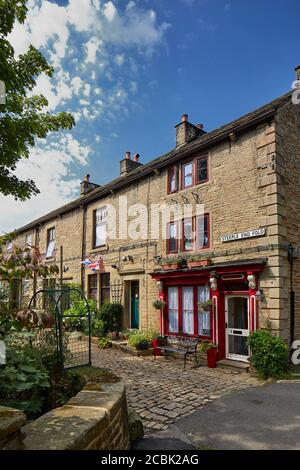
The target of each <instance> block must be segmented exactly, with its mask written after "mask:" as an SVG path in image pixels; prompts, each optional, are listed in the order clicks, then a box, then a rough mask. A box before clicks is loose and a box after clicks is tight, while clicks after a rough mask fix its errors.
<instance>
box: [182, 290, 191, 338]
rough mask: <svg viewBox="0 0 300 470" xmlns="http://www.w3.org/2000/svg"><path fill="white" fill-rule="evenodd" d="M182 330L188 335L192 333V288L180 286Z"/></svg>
mask: <svg viewBox="0 0 300 470" xmlns="http://www.w3.org/2000/svg"><path fill="white" fill-rule="evenodd" d="M182 331H183V333H187V334H189V335H193V334H194V289H193V287H183V288H182Z"/></svg>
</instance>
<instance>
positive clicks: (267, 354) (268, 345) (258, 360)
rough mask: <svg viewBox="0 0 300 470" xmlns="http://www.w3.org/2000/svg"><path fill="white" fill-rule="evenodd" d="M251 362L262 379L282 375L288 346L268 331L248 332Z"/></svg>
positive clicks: (286, 365)
mask: <svg viewBox="0 0 300 470" xmlns="http://www.w3.org/2000/svg"><path fill="white" fill-rule="evenodd" d="M248 345H249V346H250V348H251V359H250V361H251V364H252V365H253V366H254V367H255V369H256V370H257V373H258V374H259V375H260V376H261V377H262V378H264V379H266V378H268V377H274V378H278V377H282V376H283V375H284V373H285V372H286V370H287V367H288V346H287V344H286V343H285V342H284V341H283V340H282V339H281V338H279V337H276V336H273V335H272V334H271V333H270V332H269V331H265V330H258V331H254V332H253V333H251V334H250V336H249V338H248Z"/></svg>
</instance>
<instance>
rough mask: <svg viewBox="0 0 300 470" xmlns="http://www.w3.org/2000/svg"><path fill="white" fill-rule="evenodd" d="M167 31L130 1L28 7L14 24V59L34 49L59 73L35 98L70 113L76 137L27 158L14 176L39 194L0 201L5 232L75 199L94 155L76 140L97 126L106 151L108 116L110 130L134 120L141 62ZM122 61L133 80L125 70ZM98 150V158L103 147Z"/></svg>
mask: <svg viewBox="0 0 300 470" xmlns="http://www.w3.org/2000/svg"><path fill="white" fill-rule="evenodd" d="M167 28H168V25H167V24H166V23H160V22H159V21H158V19H157V17H156V13H155V12H154V10H153V9H147V8H144V7H142V6H141V3H138V2H134V1H131V0H130V1H128V2H117V1H104V0H103V1H101V0H68V1H67V2H66V5H63V6H62V5H58V4H57V3H55V2H53V1H50V0H28V14H27V18H26V20H25V22H24V24H22V25H19V24H16V26H15V28H14V30H13V32H12V33H11V35H10V37H9V40H10V41H11V43H12V44H13V46H14V48H15V53H16V54H21V53H24V52H26V51H27V50H28V47H29V45H30V44H32V45H33V46H35V47H36V48H38V49H40V50H41V52H42V53H43V54H44V55H45V56H46V58H47V60H48V61H49V62H50V64H51V65H53V66H54V67H55V74H54V76H53V78H49V77H47V76H45V75H41V76H40V77H38V79H37V86H36V87H35V89H34V90H33V92H34V94H43V95H44V96H45V97H46V98H47V99H48V103H49V104H48V107H47V109H46V110H47V111H49V112H58V111H61V110H64V111H71V112H72V114H73V116H74V118H75V120H76V124H77V126H76V128H75V129H74V131H72V134H71V133H68V134H55V137H52V138H49V139H48V140H47V141H46V142H42V143H41V142H40V143H39V144H38V145H37V146H36V147H35V148H33V149H32V150H31V153H30V158H29V159H28V160H24V161H21V162H20V164H19V165H18V167H17V170H16V173H17V175H19V176H20V177H21V178H22V179H26V178H28V177H29V178H32V179H33V180H34V181H35V182H36V184H37V186H38V187H39V188H40V189H41V194H40V195H38V196H37V197H33V198H32V199H30V200H29V201H25V202H22V203H21V202H16V201H15V200H14V199H13V198H10V197H4V196H1V195H0V206H1V222H2V224H1V228H2V229H4V230H10V229H12V228H14V227H19V226H21V225H23V224H24V223H26V222H28V221H30V220H33V219H35V218H37V217H38V216H40V215H42V214H44V213H46V212H48V211H50V210H52V209H54V208H56V207H58V206H60V205H62V204H64V203H65V202H66V201H69V200H70V199H72V198H73V197H74V196H75V195H76V194H78V190H79V182H80V179H79V178H78V177H77V176H76V174H78V172H79V171H81V167H82V166H83V165H85V164H86V163H87V161H88V159H89V156H90V155H91V152H92V148H90V147H87V146H86V145H84V144H82V143H81V142H80V138H79V137H77V138H75V137H74V135H78V133H80V135H91V134H90V133H91V130H92V132H93V129H92V126H93V123H92V121H93V120H96V119H98V121H97V124H96V126H97V129H96V134H95V135H96V136H95V142H96V144H101V137H100V136H99V135H98V134H97V133H98V129H99V128H100V129H101V120H100V118H101V116H102V115H103V114H104V113H105V117H106V119H105V122H106V123H107V122H108V121H109V120H110V121H111V122H115V121H116V120H118V119H119V118H120V116H122V115H123V116H124V115H125V116H126V115H127V114H128V113H129V112H130V102H129V96H130V93H132V94H135V93H137V91H138V78H139V77H138V74H139V72H140V71H142V70H143V60H145V62H146V61H147V62H148V59H149V57H150V56H151V54H152V53H153V51H154V49H155V48H156V47H158V46H160V44H161V43H162V41H163V39H164V33H165V31H166V29H167ZM125 61H126V64H127V63H128V74H123V72H122V71H121V69H120V67H121V66H122V65H123V64H124V63H125ZM91 83H93V85H91ZM100 98H101V99H100ZM78 123H79V124H78ZM85 133H86V134H85ZM92 135H93V134H92ZM111 138H116V135H115V134H114V135H112V136H111ZM95 142H94V143H95ZM91 145H93V144H92V143H91ZM96 148H97V152H98V151H99V145H97V146H96V147H95V149H96Z"/></svg>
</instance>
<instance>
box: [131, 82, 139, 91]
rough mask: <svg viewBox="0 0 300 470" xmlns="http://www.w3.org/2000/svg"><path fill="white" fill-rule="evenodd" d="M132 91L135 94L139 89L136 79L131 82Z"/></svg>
mask: <svg viewBox="0 0 300 470" xmlns="http://www.w3.org/2000/svg"><path fill="white" fill-rule="evenodd" d="M130 91H131V93H133V94H135V93H137V91H138V83H137V82H136V81H132V82H130Z"/></svg>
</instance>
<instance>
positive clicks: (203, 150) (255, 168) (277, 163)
mask: <svg viewBox="0 0 300 470" xmlns="http://www.w3.org/2000/svg"><path fill="white" fill-rule="evenodd" d="M183 124H184V125H186V122H183ZM180 126H181V125H180V124H179V128H178V126H177V139H180V143H179V145H178V146H177V147H179V148H176V149H175V150H173V151H171V152H170V153H169V154H168V155H166V156H164V157H162V158H161V159H157V160H156V161H154V162H151V163H150V164H147V165H143V166H141V165H138V168H136V169H133V170H132V172H130V171H129V172H128V174H127V175H126V176H125V177H123V179H119V180H115V181H114V182H112V183H111V184H110V185H107V188H105V187H101V188H99V189H95V190H93V191H91V192H90V193H88V194H86V195H84V197H82V198H79V199H78V200H76V201H75V202H74V203H73V205H72V206H71V207H72V208H71V209H70V205H67V206H66V208H65V209H64V208H62V209H61V210H60V211H58V212H55V211H54V212H53V216H52V215H51V214H50V215H48V216H47V217H44V218H43V219H42V220H40V221H37V222H33V223H32V224H29V225H28V226H26V227H24V228H22V229H20V230H19V231H18V234H19V235H18V239H19V241H20V242H21V243H23V242H24V240H25V236H26V235H27V234H29V233H32V236H33V239H34V240H36V241H37V244H38V246H39V247H40V249H41V252H42V253H45V252H46V243H47V230H48V229H49V228H51V227H55V228H56V240H55V246H56V253H55V256H54V258H53V259H52V260H49V262H56V264H58V265H59V264H60V251H59V247H60V246H63V264H64V270H65V272H64V274H63V278H64V281H71V282H76V283H81V284H82V286H83V287H84V289H85V291H86V292H87V294H88V293H89V292H88V286H89V279H88V276H89V275H91V274H92V271H90V270H89V269H85V268H82V266H81V264H80V263H81V261H82V260H84V259H85V258H86V257H91V259H92V260H96V259H98V258H99V257H101V258H102V259H103V262H104V268H105V272H107V273H110V284H111V293H110V295H111V300H120V301H121V302H122V303H123V304H124V306H125V313H124V319H123V326H124V327H130V326H131V308H132V307H131V301H132V299H131V296H132V292H131V288H132V282H137V283H138V286H139V328H140V329H143V330H148V329H154V330H159V328H160V321H161V319H160V315H159V312H157V310H155V309H154V308H153V306H152V302H153V300H154V299H155V298H157V297H158V295H159V289H158V285H157V277H156V278H155V276H154V278H153V277H152V276H151V275H150V274H153V273H156V272H159V271H160V270H161V268H160V267H159V266H158V264H157V259H158V258H159V257H161V258H165V257H166V256H167V252H166V250H167V243H166V240H164V239H163V237H162V236H161V234H160V235H159V237H158V238H151V234H152V233H153V232H150V229H152V230H153V229H154V228H155V227H156V228H158V226H159V224H160V220H159V217H152V219H151V218H149V220H148V222H147V223H146V227H147V230H146V234H144V235H143V236H142V237H140V238H139V239H132V238H130V237H127V238H122V237H120V236H119V237H118V238H117V239H108V240H107V244H106V245H105V246H102V247H100V248H95V247H94V228H93V227H94V212H95V210H96V209H97V208H100V207H103V206H107V205H112V206H114V207H115V208H116V214H117V224H116V230H117V233H119V228H120V227H119V220H120V219H121V220H122V221H124V218H126V213H127V209H126V207H125V206H124V205H123V206H122V204H121V206H120V200H121V201H122V200H123V199H122V198H126V201H127V207H128V208H129V207H131V206H132V205H134V204H137V203H138V204H143V205H144V206H146V207H147V208H148V209H149V208H150V206H151V205H152V204H163V203H167V204H168V203H169V204H171V203H174V202H176V203H178V204H179V205H180V206H183V204H184V203H185V204H187V203H189V204H194V203H195V201H196V202H197V203H201V204H204V208H205V213H208V214H209V219H210V247H209V248H206V249H202V250H201V251H197V253H198V254H200V255H201V256H202V257H203V258H208V259H209V260H211V263H212V266H211V271H212V270H213V269H214V266H215V265H216V266H218V265H222V263H223V264H224V263H225V264H226V263H227V264H230V263H243V262H245V263H246V262H247V263H250V264H251V260H253V261H254V260H256V259H258V258H260V259H265V260H266V264H265V266H264V268H263V270H262V272H261V273H260V274H259V279H258V278H257V286H256V290H255V292H254V293H253V295H254V296H255V294H257V293H258V294H259V293H260V292H261V293H262V295H261V297H260V298H259V300H258V301H257V309H258V319H257V321H258V325H259V327H266V326H267V325H269V324H270V325H271V328H272V330H273V331H274V332H276V333H277V334H280V335H281V336H282V337H283V338H284V339H286V340H289V338H290V311H289V291H290V265H289V262H288V257H287V252H288V250H287V247H288V245H289V244H290V243H292V244H293V245H295V246H298V245H299V240H300V238H299V235H300V234H299V230H300V228H299V227H300V224H299V221H298V218H299V217H300V216H299V214H298V206H299V204H300V185H299V171H300V170H299V160H300V140H299V139H300V137H299V135H300V133H299V130H300V129H299V128H300V106H295V105H292V104H291V99H290V97H288V96H285V97H282V98H281V101H278V100H277V101H275V102H274V104H272V103H271V104H269V105H267V106H266V107H265V108H264V109H263V108H262V109H261V110H257V111H255V112H254V113H252V114H251V115H248V116H245V117H243V118H241V119H240V120H237V121H235V122H233V123H230V124H228V125H227V126H224V128H221V129H220V130H217V131H214V132H212V133H208V134H204V133H203V131H201V132H200V135H199V134H198V136H197V135H195V138H194V140H192V142H190V143H183V142H182V139H184V137H183V136H181V134H180V135H179V133H180V132H181V131H180ZM194 127H195V126H193V128H194ZM195 129H197V127H195ZM195 134H197V132H195ZM202 155H207V158H208V160H207V161H208V174H209V177H208V181H207V182H204V183H201V184H198V185H197V184H196V185H193V186H192V187H191V188H188V189H179V190H178V191H176V192H174V193H172V194H168V191H167V187H168V170H169V169H170V167H171V165H174V164H175V163H176V165H178V168H179V169H180V168H182V167H181V165H182V164H183V163H185V162H188V161H190V159H192V158H195V157H199V156H202ZM174 162H175V163H174ZM126 178H127V179H126ZM134 215H135V214H132V216H134ZM132 216H130V215H129V216H127V220H128V224H130V222H132V219H133V217H132ZM144 217H146V216H145V215H144ZM260 228H263V229H265V235H264V236H261V237H254V238H245V239H237V240H234V241H231V242H229V243H224V242H223V241H222V240H221V237H222V236H224V235H227V234H232V233H239V232H244V231H249V230H251V229H260ZM191 254H193V253H190V252H189V253H186V254H184V256H185V255H186V257H188V256H190V255H191ZM248 271H249V270H248ZM248 271H247V269H246V270H245V273H246V274H245V275H247V273H248V274H249V272H248ZM97 276H98V292H97V298H98V300H99V302H100V297H101V276H102V274H101V273H100V274H98V275H97ZM299 278H300V263H299V260H298V259H295V260H294V289H295V291H296V304H295V311H296V320H295V336H296V337H298V338H299V337H300V320H299V318H300V316H299V308H300V300H299V299H300V292H298V290H299V287H298V285H299V282H298V280H299ZM116 286H119V287H116ZM30 289H31V290H30ZM30 289H29V290H28V295H29V293H31V292H32V287H31V288H30ZM118 289H119V290H118ZM259 289H261V291H259ZM116 290H118V292H119V294H118V295H119V299H117V298H116V297H114V292H116ZM257 298H258V297H256V298H255V303H256V299H257ZM214 314H215V315H216V318H215V320H214V321H215V323H217V322H218V318H217V316H218V312H217V311H215V312H214ZM255 315H256V313H255ZM222 321H224V320H222ZM255 321H256V320H255ZM253 322H254V320H253Z"/></svg>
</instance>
